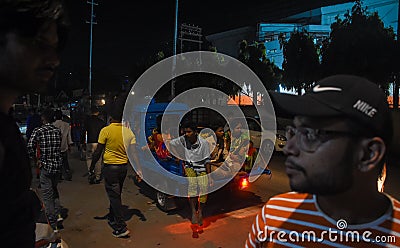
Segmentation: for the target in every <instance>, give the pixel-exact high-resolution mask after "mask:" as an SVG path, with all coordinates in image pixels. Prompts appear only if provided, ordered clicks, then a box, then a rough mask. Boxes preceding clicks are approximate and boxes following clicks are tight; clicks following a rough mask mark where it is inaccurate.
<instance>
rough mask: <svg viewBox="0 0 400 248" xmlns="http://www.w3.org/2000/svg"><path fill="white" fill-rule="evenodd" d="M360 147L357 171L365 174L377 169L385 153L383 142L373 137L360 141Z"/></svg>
mask: <svg viewBox="0 0 400 248" xmlns="http://www.w3.org/2000/svg"><path fill="white" fill-rule="evenodd" d="M361 146H362V149H361V150H360V154H359V155H360V156H359V158H360V162H359V166H358V169H359V170H360V171H362V172H367V171H371V170H373V169H374V168H377V167H378V166H379V163H380V162H381V161H382V159H383V157H384V155H385V152H386V145H385V142H384V141H383V140H382V139H381V138H380V137H373V138H367V139H364V140H362V141H361Z"/></svg>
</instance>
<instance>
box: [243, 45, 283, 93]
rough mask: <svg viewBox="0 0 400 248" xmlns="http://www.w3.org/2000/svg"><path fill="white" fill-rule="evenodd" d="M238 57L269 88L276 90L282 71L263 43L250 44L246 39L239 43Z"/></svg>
mask: <svg viewBox="0 0 400 248" xmlns="http://www.w3.org/2000/svg"><path fill="white" fill-rule="evenodd" d="M238 59H239V60H240V61H241V62H243V63H244V64H246V65H247V66H248V67H249V68H250V69H251V70H252V71H253V72H254V73H255V74H256V75H257V76H258V77H259V78H260V80H261V82H262V83H263V85H264V87H265V88H266V89H267V90H276V89H277V88H278V85H279V83H280V82H281V79H282V71H281V70H280V69H279V68H278V67H277V66H276V65H275V64H274V63H273V62H271V61H270V60H269V59H268V58H267V56H266V48H265V45H264V44H263V43H257V42H255V43H254V44H252V45H248V44H247V41H246V40H243V41H242V42H241V43H240V44H239V56H238ZM255 90H257V89H255Z"/></svg>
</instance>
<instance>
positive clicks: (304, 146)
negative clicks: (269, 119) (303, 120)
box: [286, 126, 358, 152]
mask: <svg viewBox="0 0 400 248" xmlns="http://www.w3.org/2000/svg"><path fill="white" fill-rule="evenodd" d="M333 136H358V135H357V134H355V133H352V132H350V131H339V130H323V129H313V128H308V127H292V126H287V127H286V138H287V139H288V140H290V139H291V138H293V137H295V138H296V143H297V145H298V147H299V148H300V149H301V150H303V151H305V152H315V151H316V150H317V149H318V147H319V146H320V145H321V144H322V143H324V142H326V141H328V140H329V139H330V138H332V137H333Z"/></svg>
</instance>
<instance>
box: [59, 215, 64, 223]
mask: <svg viewBox="0 0 400 248" xmlns="http://www.w3.org/2000/svg"><path fill="white" fill-rule="evenodd" d="M63 220H64V218H63V217H62V216H61V214H58V215H57V222H60V221H63Z"/></svg>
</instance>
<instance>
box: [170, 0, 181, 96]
mask: <svg viewBox="0 0 400 248" xmlns="http://www.w3.org/2000/svg"><path fill="white" fill-rule="evenodd" d="M178 5H179V0H176V1H175V25H174V42H173V44H174V47H173V56H174V59H173V62H172V63H173V65H172V73H173V76H174V78H173V79H172V80H171V99H174V98H175V81H176V80H175V69H176V43H177V40H178Z"/></svg>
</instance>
